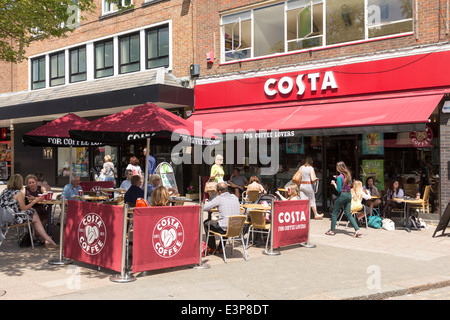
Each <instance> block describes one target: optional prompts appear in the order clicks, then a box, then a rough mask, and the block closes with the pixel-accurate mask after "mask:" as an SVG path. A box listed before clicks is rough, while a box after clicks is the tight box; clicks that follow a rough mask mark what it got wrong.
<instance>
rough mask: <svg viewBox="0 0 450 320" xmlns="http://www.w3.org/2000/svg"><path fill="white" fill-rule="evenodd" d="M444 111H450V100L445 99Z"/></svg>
mask: <svg viewBox="0 0 450 320" xmlns="http://www.w3.org/2000/svg"><path fill="white" fill-rule="evenodd" d="M442 112H443V113H450V101H445V102H444V106H443V107H442Z"/></svg>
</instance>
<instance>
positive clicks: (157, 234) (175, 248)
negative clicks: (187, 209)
mask: <svg viewBox="0 0 450 320" xmlns="http://www.w3.org/2000/svg"><path fill="white" fill-rule="evenodd" d="M152 239H153V249H154V250H155V252H156V253H157V254H158V255H159V256H160V257H162V258H172V257H173V256H175V255H176V254H177V253H178V252H180V249H181V247H182V246H183V243H184V229H183V225H182V224H181V222H180V221H179V220H178V219H177V218H174V217H164V218H162V219H161V220H159V221H158V223H157V224H156V225H155V227H154V228H153V235H152Z"/></svg>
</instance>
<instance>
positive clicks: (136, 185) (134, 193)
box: [123, 174, 144, 207]
mask: <svg viewBox="0 0 450 320" xmlns="http://www.w3.org/2000/svg"><path fill="white" fill-rule="evenodd" d="M141 184H142V178H141V176H140V175H137V174H136V175H134V176H132V177H131V187H130V188H128V191H127V192H125V196H124V198H123V201H124V202H125V203H128V205H130V206H131V207H135V206H136V200H137V199H138V198H144V190H142V188H141Z"/></svg>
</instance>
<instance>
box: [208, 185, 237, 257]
mask: <svg viewBox="0 0 450 320" xmlns="http://www.w3.org/2000/svg"><path fill="white" fill-rule="evenodd" d="M213 208H217V209H218V213H219V219H218V220H215V219H207V220H205V221H204V226H205V232H208V225H209V228H210V230H212V231H215V232H217V233H220V234H225V233H227V228H228V217H229V216H234V215H239V214H241V207H240V204H239V200H238V198H236V197H235V196H234V195H232V194H230V193H229V192H228V185H227V184H226V183H225V182H220V183H218V184H217V196H216V197H215V198H214V199H212V200H211V201H209V202H207V203H206V204H205V205H204V207H203V210H205V211H209V210H211V209H213ZM206 236H207V238H208V246H209V248H210V249H211V253H212V254H214V253H215V251H216V241H215V238H214V237H208V234H207V235H206Z"/></svg>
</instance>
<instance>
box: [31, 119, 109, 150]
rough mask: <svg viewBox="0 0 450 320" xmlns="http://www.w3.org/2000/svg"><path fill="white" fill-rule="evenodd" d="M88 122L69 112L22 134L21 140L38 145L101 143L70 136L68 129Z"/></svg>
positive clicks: (84, 145)
mask: <svg viewBox="0 0 450 320" xmlns="http://www.w3.org/2000/svg"><path fill="white" fill-rule="evenodd" d="M88 123H89V121H88V120H86V119H84V118H81V117H79V116H77V115H76V114H73V113H69V114H66V115H65V116H63V117H61V118H58V119H56V120H53V121H51V122H49V123H47V124H44V125H43V126H41V127H39V128H36V129H34V130H31V131H30V132H28V133H26V134H24V135H23V136H22V142H23V144H24V145H30V146H38V147H71V146H74V147H75V146H78V147H88V146H98V145H101V143H99V142H89V141H83V140H76V139H73V138H71V137H70V135H69V130H70V129H72V128H75V127H78V126H80V125H86V124H88Z"/></svg>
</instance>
